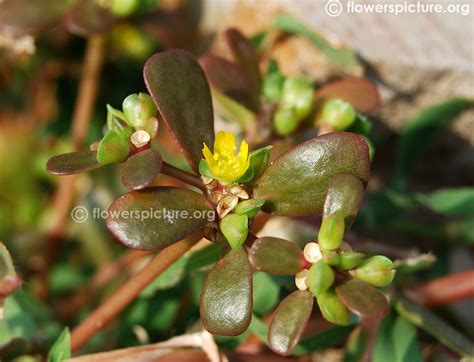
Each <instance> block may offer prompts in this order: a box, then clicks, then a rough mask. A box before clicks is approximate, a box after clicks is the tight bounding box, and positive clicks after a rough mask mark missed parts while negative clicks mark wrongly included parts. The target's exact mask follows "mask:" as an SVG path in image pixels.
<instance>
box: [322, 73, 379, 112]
mask: <svg viewBox="0 0 474 362" xmlns="http://www.w3.org/2000/svg"><path fill="white" fill-rule="evenodd" d="M314 97H315V100H316V101H325V100H328V99H331V98H339V99H342V100H344V101H346V102H349V103H350V104H352V105H353V106H354V108H355V109H357V110H358V111H359V112H361V113H370V112H373V111H374V110H376V109H377V108H378V107H379V106H380V95H379V92H378V90H377V87H376V86H375V84H374V83H372V82H371V81H370V80H368V79H365V78H353V77H348V78H344V79H341V80H338V81H336V82H332V83H329V84H327V85H325V86H324V87H322V88H321V89H319V90H318V91H317V92H316V94H315V96H314Z"/></svg>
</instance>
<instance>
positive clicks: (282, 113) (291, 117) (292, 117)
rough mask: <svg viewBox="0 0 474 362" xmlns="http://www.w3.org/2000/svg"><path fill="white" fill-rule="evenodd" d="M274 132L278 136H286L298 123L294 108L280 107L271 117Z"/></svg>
mask: <svg viewBox="0 0 474 362" xmlns="http://www.w3.org/2000/svg"><path fill="white" fill-rule="evenodd" d="M273 125H274V127H275V132H276V133H278V134H279V135H280V136H287V135H289V134H290V133H292V132H294V130H295V129H296V128H297V127H298V125H299V119H298V116H297V114H296V111H295V110H294V108H287V109H280V110H278V111H277V112H276V113H275V116H274V117H273Z"/></svg>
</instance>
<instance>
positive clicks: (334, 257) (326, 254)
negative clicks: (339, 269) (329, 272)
mask: <svg viewBox="0 0 474 362" xmlns="http://www.w3.org/2000/svg"><path fill="white" fill-rule="evenodd" d="M323 260H324V262H325V263H326V264H328V265H330V266H337V265H339V262H340V257H339V253H338V252H337V251H335V250H323Z"/></svg>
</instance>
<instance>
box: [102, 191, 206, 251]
mask: <svg viewBox="0 0 474 362" xmlns="http://www.w3.org/2000/svg"><path fill="white" fill-rule="evenodd" d="M212 219H213V211H212V209H211V208H210V206H209V205H208V203H207V202H206V200H205V199H204V197H203V196H202V195H201V194H198V193H197V192H194V191H191V190H185V189H178V188H174V187H150V188H148V189H145V190H141V191H131V192H129V193H127V194H125V195H122V196H120V197H119V198H118V199H117V200H115V201H114V202H113V203H112V205H111V206H110V208H109V211H108V218H107V227H108V228H109V230H110V231H111V232H112V234H113V235H114V236H115V237H116V238H117V240H119V241H120V242H122V243H123V244H124V245H125V246H127V247H129V248H131V249H139V250H155V249H161V248H164V247H165V246H167V245H169V244H171V243H173V242H175V241H178V240H181V239H183V238H185V237H186V236H188V235H190V234H192V233H193V232H195V231H197V230H198V229H199V228H201V227H203V226H204V225H206V224H207V223H208V222H209V220H212Z"/></svg>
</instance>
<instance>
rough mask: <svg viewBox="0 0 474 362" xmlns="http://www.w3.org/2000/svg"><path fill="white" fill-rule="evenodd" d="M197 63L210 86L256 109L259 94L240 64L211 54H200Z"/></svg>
mask: <svg viewBox="0 0 474 362" xmlns="http://www.w3.org/2000/svg"><path fill="white" fill-rule="evenodd" d="M199 64H201V66H202V68H203V69H204V72H205V73H206V76H207V79H208V80H209V83H211V85H212V87H214V88H216V89H217V90H218V91H220V92H222V93H224V94H225V95H226V96H227V97H230V98H232V99H234V100H236V101H237V102H239V103H241V104H243V105H244V106H246V107H247V108H249V109H251V110H253V111H257V110H258V107H259V99H258V97H259V94H258V93H257V92H256V90H255V89H254V88H253V86H252V82H251V81H250V79H249V77H248V75H247V73H245V71H244V70H243V68H242V67H241V66H240V65H238V64H235V63H232V62H229V61H228V60H226V59H224V58H221V57H218V56H215V55H213V54H205V55H203V56H201V57H200V58H199Z"/></svg>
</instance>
